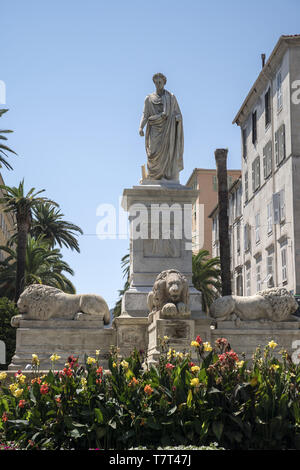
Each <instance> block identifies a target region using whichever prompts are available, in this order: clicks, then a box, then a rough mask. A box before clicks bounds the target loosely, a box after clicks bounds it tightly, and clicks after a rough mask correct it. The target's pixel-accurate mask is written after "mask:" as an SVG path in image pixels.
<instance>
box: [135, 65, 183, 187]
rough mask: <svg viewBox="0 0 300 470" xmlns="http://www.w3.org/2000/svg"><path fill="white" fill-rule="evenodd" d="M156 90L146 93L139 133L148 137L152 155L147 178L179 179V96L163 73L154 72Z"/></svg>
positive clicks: (181, 167) (181, 127) (180, 166)
mask: <svg viewBox="0 0 300 470" xmlns="http://www.w3.org/2000/svg"><path fill="white" fill-rule="evenodd" d="M153 82H154V84H155V87H156V91H155V92H154V93H151V94H150V95H148V96H146V99H145V105H144V112H143V115H142V119H141V123H140V129H139V134H140V135H141V136H142V137H143V136H144V131H143V129H144V127H145V125H146V124H147V128H146V137H145V146H146V153H147V157H148V162H147V168H148V174H147V179H149V180H163V179H166V180H172V181H177V182H179V172H180V171H181V170H183V126H182V115H181V111H180V109H179V106H178V103H177V100H176V98H175V96H174V95H173V94H172V93H170V92H169V91H167V90H165V89H164V86H165V84H166V82H167V79H166V77H165V76H164V75H163V74H162V73H156V74H155V75H153Z"/></svg>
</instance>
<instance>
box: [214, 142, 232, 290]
mask: <svg viewBox="0 0 300 470" xmlns="http://www.w3.org/2000/svg"><path fill="white" fill-rule="evenodd" d="M227 153H228V150H227V149H216V151H215V160H216V165H217V178H218V206H219V242H220V261H221V279H222V295H223V296H224V295H231V273H230V241H229V232H228V182H227Z"/></svg>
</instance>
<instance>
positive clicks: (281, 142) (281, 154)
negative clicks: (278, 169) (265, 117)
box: [278, 124, 285, 161]
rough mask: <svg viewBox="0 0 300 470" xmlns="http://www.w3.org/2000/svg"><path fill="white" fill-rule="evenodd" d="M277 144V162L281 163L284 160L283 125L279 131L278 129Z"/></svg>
mask: <svg viewBox="0 0 300 470" xmlns="http://www.w3.org/2000/svg"><path fill="white" fill-rule="evenodd" d="M279 133H280V135H279V143H280V147H279V149H278V150H279V156H280V158H279V161H282V160H284V159H285V125H284V124H282V126H280V129H279Z"/></svg>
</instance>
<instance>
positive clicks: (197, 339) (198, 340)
mask: <svg viewBox="0 0 300 470" xmlns="http://www.w3.org/2000/svg"><path fill="white" fill-rule="evenodd" d="M196 341H197V343H199V344H201V343H203V341H202V339H201V338H200V336H197V338H196Z"/></svg>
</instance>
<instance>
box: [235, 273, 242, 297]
mask: <svg viewBox="0 0 300 470" xmlns="http://www.w3.org/2000/svg"><path fill="white" fill-rule="evenodd" d="M236 295H243V276H242V274H239V275H238V276H237V278H236Z"/></svg>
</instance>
